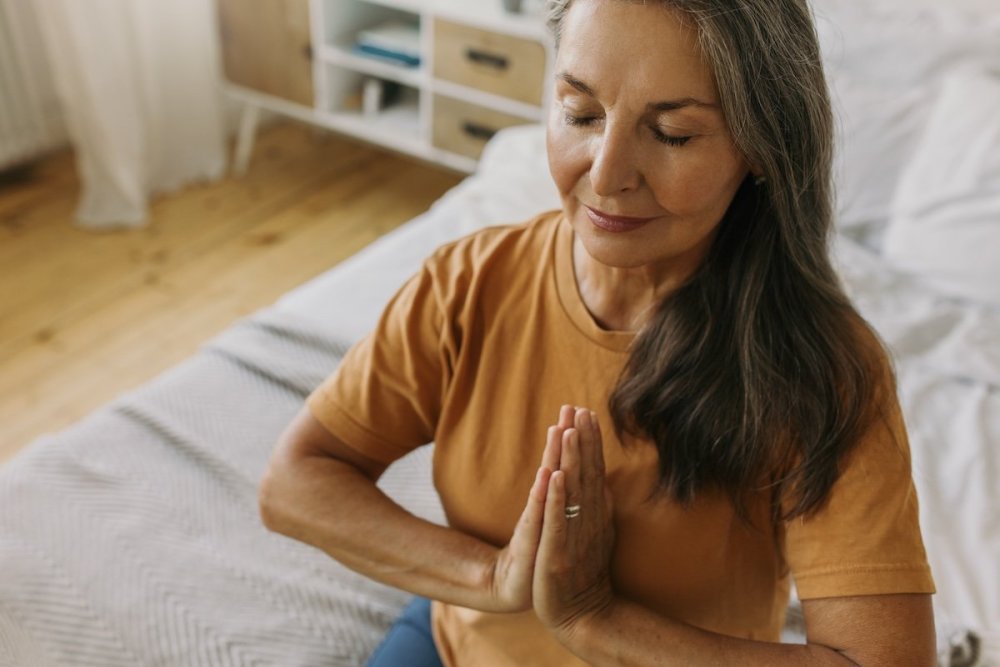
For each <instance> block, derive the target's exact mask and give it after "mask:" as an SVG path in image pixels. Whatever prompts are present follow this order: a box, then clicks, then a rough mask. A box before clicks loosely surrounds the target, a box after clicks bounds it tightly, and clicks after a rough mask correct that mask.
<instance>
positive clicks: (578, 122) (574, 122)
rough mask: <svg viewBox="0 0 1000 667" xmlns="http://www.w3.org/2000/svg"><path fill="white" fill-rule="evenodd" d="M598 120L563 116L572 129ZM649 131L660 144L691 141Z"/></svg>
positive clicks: (671, 144) (654, 128)
mask: <svg viewBox="0 0 1000 667" xmlns="http://www.w3.org/2000/svg"><path fill="white" fill-rule="evenodd" d="M598 120H600V118H599V117H597V116H574V115H573V114H564V115H563V121H564V122H565V123H566V124H567V125H569V126H572V127H587V126H590V125H593V124H594V123H595V122H596V121H598ZM650 129H651V130H652V132H653V138H654V139H656V140H657V141H659V142H660V143H661V144H667V145H668V146H678V147H680V146H683V145H684V144H686V143H687V142H689V141H691V137H678V136H675V135H672V134H665V133H664V132H662V131H661V130H659V129H658V128H656V127H652V126H651V127H650Z"/></svg>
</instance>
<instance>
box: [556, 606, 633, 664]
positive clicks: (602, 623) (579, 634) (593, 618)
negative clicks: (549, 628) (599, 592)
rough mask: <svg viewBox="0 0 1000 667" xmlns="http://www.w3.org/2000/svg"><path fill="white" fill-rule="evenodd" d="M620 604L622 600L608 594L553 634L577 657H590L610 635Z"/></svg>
mask: <svg viewBox="0 0 1000 667" xmlns="http://www.w3.org/2000/svg"><path fill="white" fill-rule="evenodd" d="M620 604H621V600H620V599H619V598H618V597H617V596H616V595H614V593H613V592H608V594H607V595H605V596H602V597H601V598H599V599H597V600H595V601H594V602H593V603H592V604H590V605H588V607H587V608H586V610H585V611H582V612H581V613H579V614H577V615H575V616H574V617H573V618H570V619H567V620H566V621H565V622H563V623H561V624H560V625H559V626H557V627H556V628H554V629H553V633H554V635H555V637H556V639H558V640H559V642H560V643H561V644H562V645H563V646H565V647H566V648H568V649H569V650H570V651H572V652H573V653H575V654H576V655H577V656H581V657H582V656H584V655H588V654H589V653H591V651H592V649H593V647H594V646H595V645H600V643H601V642H602V637H604V636H606V635H607V634H608V631H609V630H610V628H611V626H612V624H613V619H614V616H615V610H616V608H617V607H618V605H620Z"/></svg>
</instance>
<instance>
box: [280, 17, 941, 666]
mask: <svg viewBox="0 0 1000 667" xmlns="http://www.w3.org/2000/svg"><path fill="white" fill-rule="evenodd" d="M552 25H553V28H554V30H555V34H556V37H557V44H558V51H557V62H556V67H555V77H556V81H555V94H554V99H553V104H552V109H551V115H550V118H549V123H548V155H549V162H550V168H551V172H552V176H553V178H554V180H555V182H556V184H557V186H558V189H559V191H560V193H561V196H562V208H561V210H559V211H554V212H550V213H545V214H542V215H540V216H539V217H537V218H536V219H534V220H531V221H530V222H528V223H526V224H522V225H514V226H506V227H494V228H489V229H486V230H484V231H481V232H479V233H477V234H474V235H472V236H470V237H467V238H464V239H461V240H459V241H457V242H455V243H452V244H449V245H447V246H445V247H442V248H440V249H439V250H438V251H437V252H436V253H435V254H434V255H433V256H432V257H430V258H429V259H428V260H427V261H426V262H425V264H424V266H423V268H422V270H421V271H420V272H419V273H418V274H417V275H416V276H414V277H413V278H412V279H411V280H410V281H409V282H408V283H407V284H406V285H405V286H404V287H403V288H402V289H401V290H400V292H399V293H398V294H397V295H396V296H395V297H394V299H393V300H392V301H391V303H390V304H389V305H388V307H387V309H386V311H385V312H384V314H383V316H382V318H381V320H380V321H379V323H378V326H377V327H376V329H375V331H374V332H373V333H372V334H371V335H370V336H369V337H368V338H366V339H365V340H363V341H362V342H361V343H359V344H358V345H357V346H356V347H355V348H353V349H352V350H351V352H350V353H349V354H348V355H347V356H346V357H345V359H344V361H343V363H342V364H341V366H340V367H339V369H338V370H337V372H336V373H335V374H334V375H333V376H331V377H330V378H329V379H328V380H327V381H326V382H324V383H323V385H322V386H321V387H319V388H318V389H317V390H316V391H315V392H314V393H313V394H312V395H311V396H310V397H309V399H308V401H307V405H306V406H305V407H304V408H303V410H302V412H301V413H300V415H299V416H298V417H297V418H296V420H295V421H294V422H293V423H292V424H291V426H290V427H289V428H288V430H287V431H286V433H285V434H284V436H283V438H282V440H281V442H280V444H279V446H278V448H277V450H276V452H275V454H274V458H273V460H272V464H271V466H270V469H269V471H268V474H267V476H266V479H265V480H264V482H263V484H262V487H261V503H262V514H263V517H264V521H265V523H266V524H267V526H269V527H270V528H271V529H273V530H276V531H279V532H281V533H284V534H286V535H289V536H291V537H294V538H297V539H300V540H303V541H305V542H308V543H309V544H312V545H315V546H316V547H319V548H320V549H323V550H324V551H325V552H327V553H328V554H330V555H331V556H332V557H334V558H336V559H338V560H339V561H341V562H343V563H344V564H346V565H347V566H349V567H351V568H354V569H355V570H357V571H358V572H361V573H363V574H365V575H367V576H369V577H371V578H373V579H377V580H378V581H381V582H384V583H387V584H390V585H393V586H397V587H399V588H402V589H404V590H407V591H410V592H412V593H415V594H416V595H417V596H419V597H418V598H417V600H416V602H415V603H414V604H413V605H411V607H410V608H408V610H407V611H406V613H405V614H404V617H403V620H402V621H401V622H400V623H398V624H397V625H396V626H395V627H394V629H393V630H392V631H391V632H390V634H389V635H388V638H387V640H386V642H385V644H383V646H382V647H381V648H380V649H379V651H377V653H376V656H375V658H374V661H375V664H397V665H421V664H439V663H438V660H440V661H442V662H443V663H444V664H446V665H450V666H465V665H474V666H485V667H499V666H505V665H510V666H520V667H523V666H530V665H540V666H541V665H544V666H547V667H551V666H562V665H580V664H585V663H586V664H593V665H618V664H629V665H654V664H655V665H700V664H713V665H715V664H726V665H730V664H733V665H736V664H738V665H786V664H787V665H793V664H794V665H799V664H802V665H804V664H809V665H818V664H830V665H839V664H843V665H850V664H860V665H885V664H898V665H931V664H933V663H934V657H935V656H934V621H933V615H932V611H931V603H930V594H931V593H933V592H934V584H933V581H932V578H931V574H930V571H929V568H928V565H927V561H926V557H925V553H924V549H923V544H922V541H921V536H920V529H919V525H918V519H917V515H918V512H917V501H916V497H915V494H914V488H913V483H912V479H911V473H910V460H909V450H908V446H907V441H906V434H905V430H904V426H903V424H902V420H901V417H900V412H899V408H898V404H897V401H896V397H895V386H894V381H893V376H892V372H891V369H890V366H889V363H888V361H887V359H886V355H885V352H884V351H883V349H882V347H881V345H880V343H879V342H878V339H877V337H876V336H875V335H874V334H873V333H872V331H871V330H870V329H869V328H868V326H867V325H866V324H865V323H864V322H863V321H862V320H861V318H860V317H859V316H858V314H857V313H856V312H855V310H854V309H853V308H852V306H851V305H850V303H849V301H848V299H847V298H846V297H845V295H844V293H843V292H842V290H841V288H840V286H839V284H838V280H837V278H836V276H835V274H834V271H833V270H832V268H831V265H830V261H829V258H828V251H827V236H828V234H829V231H830V226H831V184H830V161H831V151H832V146H831V141H832V140H831V126H832V123H831V113H830V107H829V101H828V96H827V91H826V86H825V82H824V77H823V71H822V67H821V63H820V55H819V52H818V47H817V40H816V35H815V31H814V28H813V25H812V21H811V16H810V12H809V10H808V7H807V6H806V4H805V2H804V0H662V1H654V0H648V1H646V2H636V1H630V0H575V1H572V2H571V1H570V0H560V1H558V2H555V3H554V6H553V11H552ZM511 196H512V197H516V196H517V193H516V192H512V193H511ZM432 441H433V442H435V443H436V449H435V454H434V482H435V486H436V488H437V491H438V493H439V495H440V497H441V500H442V502H443V505H444V509H445V513H446V515H447V518H448V527H442V526H438V525H433V524H430V523H428V522H425V521H423V520H421V519H418V518H416V517H414V516H412V515H410V514H409V513H407V512H406V511H404V510H403V509H402V508H400V507H399V506H397V505H396V504H394V503H393V502H392V501H391V500H390V499H388V498H387V497H386V496H385V495H384V494H383V493H381V492H380V491H379V490H378V489H377V488H376V486H375V482H376V480H377V479H378V478H379V475H381V474H382V472H383V471H384V470H385V469H386V467H387V466H388V465H389V464H390V463H392V462H393V461H394V460H396V459H398V458H399V457H401V456H403V455H404V454H405V453H406V452H408V451H410V450H412V449H413V448H415V447H419V446H422V445H425V444H427V443H429V442H432ZM791 579H794V581H795V584H796V586H797V591H798V595H799V597H800V598H801V599H802V608H803V612H804V615H805V623H806V631H807V635H808V643H807V644H805V645H783V644H779V643H776V642H777V641H778V639H779V636H780V630H781V627H782V622H783V619H784V615H785V609H786V606H787V603H788V596H789V588H790V580H791ZM425 598H426V599H430V600H433V603H428V602H427V600H426V599H425ZM428 608H429V611H428ZM400 651H401V653H400ZM398 656H404V657H398ZM423 660H427V662H422V661H423Z"/></svg>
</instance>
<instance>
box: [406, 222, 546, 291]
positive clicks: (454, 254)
mask: <svg viewBox="0 0 1000 667" xmlns="http://www.w3.org/2000/svg"><path fill="white" fill-rule="evenodd" d="M561 218H562V215H561V212H560V211H558V210H554V211H546V212H544V213H541V214H539V215H537V216H535V217H534V218H532V219H530V220H528V221H526V222H523V223H519V224H509V225H496V226H491V227H486V228H484V229H481V230H479V231H477V232H474V233H472V234H469V235H467V236H464V237H462V238H459V239H457V240H455V241H452V242H450V243H446V244H444V245H442V246H440V247H439V248H438V249H437V250H436V251H435V252H434V253H433V254H432V255H431V256H430V257H429V258H428V259H427V261H426V262H425V263H424V271H425V272H427V274H428V275H429V277H430V279H431V280H432V281H433V283H434V284H435V285H436V286H437V290H438V292H439V295H440V296H441V298H442V299H444V300H446V301H450V300H453V299H454V298H456V296H458V294H457V293H458V292H463V293H464V292H467V291H468V290H469V289H470V288H474V287H475V286H476V285H477V284H479V283H481V282H482V280H483V279H484V278H486V277H496V276H497V275H503V276H505V277H507V278H512V279H514V278H516V277H517V276H518V275H524V274H526V273H532V272H533V271H532V269H533V268H539V267H544V266H546V264H547V255H546V252H547V248H548V247H549V246H550V244H551V243H552V242H553V238H554V236H555V233H556V229H557V227H558V225H559V224H560V220H561Z"/></svg>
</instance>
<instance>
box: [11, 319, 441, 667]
mask: <svg viewBox="0 0 1000 667" xmlns="http://www.w3.org/2000/svg"><path fill="white" fill-rule="evenodd" d="M335 340H336V339H335V338H332V337H331V335H330V334H329V332H326V331H323V330H322V329H321V328H320V327H319V326H318V325H317V324H316V323H312V322H305V321H293V320H292V318H291V317H290V316H289V314H288V313H282V314H281V315H280V316H278V315H276V314H274V313H273V312H270V311H262V312H260V313H259V314H257V315H255V316H253V317H251V318H249V319H247V320H244V321H242V322H240V323H238V324H236V325H234V326H233V327H231V328H230V329H229V330H227V331H226V332H224V333H223V334H221V335H219V336H218V337H217V338H215V339H214V340H212V341H210V342H209V343H207V344H206V345H205V346H204V347H203V348H202V350H201V351H200V352H199V353H198V354H197V355H195V356H194V357H192V358H191V359H189V360H187V361H186V362H184V363H182V364H180V365H179V366H177V367H175V368H174V369H172V370H170V371H168V372H167V373H165V374H164V375H162V376H160V377H158V378H157V379H155V380H153V381H152V382H150V383H149V384H147V385H145V386H143V387H141V388H139V389H137V390H135V391H132V392H130V393H128V394H125V395H123V396H122V397H120V398H119V399H118V400H116V401H114V402H113V403H111V404H109V405H108V406H106V407H104V408H102V409H100V410H98V411H96V412H95V413H93V414H92V415H91V416H89V417H88V418H86V419H85V420H83V421H82V422H80V423H78V424H76V425H74V426H73V427H72V428H70V429H68V430H66V431H64V432H62V433H60V434H58V435H54V436H49V437H45V438H42V439H40V440H39V441H37V442H36V443H34V444H33V445H32V446H31V447H29V448H28V450H26V451H25V452H23V453H22V454H21V455H19V456H18V457H16V458H15V459H14V460H13V461H11V462H10V464H9V465H7V466H5V467H4V468H3V470H2V471H0V665H16V666H18V667H47V666H49V665H100V666H102V667H105V666H111V665H121V666H122V667H125V666H128V667H137V666H140V665H142V666H146V665H171V666H174V665H183V666H185V667H195V666H199V665H212V666H213V667H214V666H219V667H221V666H226V667H230V666H231V667H238V666H239V667H242V666H244V665H281V666H282V667H288V666H295V665H303V666H305V665H315V666H319V665H324V666H330V665H358V664H361V663H363V661H364V659H365V658H366V657H367V656H368V654H369V653H370V652H371V650H372V649H373V648H374V647H375V645H376V643H377V642H378V641H379V639H380V637H381V635H382V634H383V633H384V632H385V630H386V628H387V627H388V625H389V623H390V622H391V620H392V619H393V618H394V616H395V615H396V614H397V612H398V610H399V609H400V607H401V606H402V605H403V604H404V603H405V602H406V600H407V598H408V596H407V595H406V594H405V593H402V592H400V591H397V590H393V589H390V588H387V587H385V586H382V585H380V584H377V583H375V582H372V581H370V580H367V579H365V578H363V577H361V576H359V575H356V574H354V573H353V572H351V571H349V570H347V569H346V568H344V567H342V566H341V565H339V564H338V563H337V562H335V561H333V560H332V559H331V558H329V557H328V556H326V555H325V554H323V553H322V552H320V551H318V550H316V549H313V548H311V547H309V546H306V545H303V544H300V543H298V542H295V541H293V540H289V539H287V538H284V537H282V536H279V535H276V534H273V533H270V532H268V531H267V530H266V529H265V528H264V527H263V526H262V525H261V522H260V520H259V518H258V514H257V497H256V491H257V483H258V480H259V479H260V477H261V475H262V473H263V471H264V469H265V466H266V464H267V460H268V457H269V455H270V452H271V450H272V448H273V446H274V443H275V442H276V439H277V437H278V435H279V433H280V432H281V431H282V429H283V428H284V427H285V425H286V424H287V423H288V422H289V421H290V420H291V418H292V416H293V415H294V414H295V412H296V411H297V410H298V409H299V407H300V406H301V405H302V401H303V399H304V398H305V396H306V395H307V393H308V392H309V391H311V389H312V388H313V387H315V386H316V385H317V384H318V383H319V382H320V381H321V380H322V379H323V378H324V377H325V376H326V375H327V374H328V373H329V372H330V371H331V370H332V369H333V368H334V367H335V365H336V364H337V362H338V361H339V359H340V358H341V356H342V355H343V353H344V352H345V351H346V347H347V346H346V345H344V344H338V343H337V342H334V341H335ZM429 450H430V448H427V447H425V448H422V449H421V450H418V451H417V452H415V453H414V454H413V455H411V456H410V457H407V459H405V460H403V461H400V462H398V463H397V464H395V465H394V466H393V467H392V468H391V469H390V470H389V472H387V473H386V475H385V477H384V478H383V480H382V482H381V485H382V486H383V488H385V489H386V490H387V491H388V492H389V493H390V495H393V496H394V497H395V498H396V499H397V501H399V502H401V503H402V504H403V505H404V506H406V507H408V508H409V509H410V510H411V511H413V512H414V513H416V514H418V515H421V516H424V517H426V518H429V519H431V520H436V521H441V520H442V519H441V516H442V515H441V510H440V505H439V503H438V500H437V497H436V495H435V494H434V493H433V490H432V488H431V483H430V479H429V469H430V464H429V461H430V451H429Z"/></svg>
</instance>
